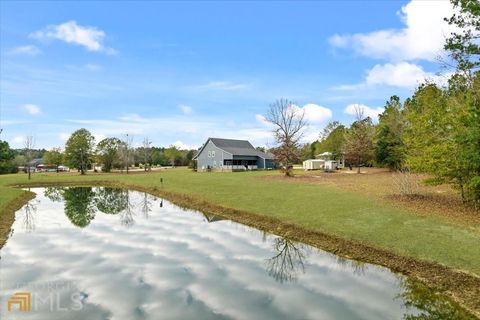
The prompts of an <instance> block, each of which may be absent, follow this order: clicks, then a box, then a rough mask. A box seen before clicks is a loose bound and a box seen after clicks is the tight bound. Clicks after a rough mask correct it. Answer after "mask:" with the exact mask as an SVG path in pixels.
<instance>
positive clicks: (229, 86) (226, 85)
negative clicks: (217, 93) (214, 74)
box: [196, 81, 250, 91]
mask: <svg viewBox="0 0 480 320" xmlns="http://www.w3.org/2000/svg"><path fill="white" fill-rule="evenodd" d="M249 87H250V85H248V84H245V83H234V82H230V81H210V82H208V83H206V84H202V85H199V86H197V87H196V88H197V89H201V90H224V91H238V90H243V89H247V88H249Z"/></svg>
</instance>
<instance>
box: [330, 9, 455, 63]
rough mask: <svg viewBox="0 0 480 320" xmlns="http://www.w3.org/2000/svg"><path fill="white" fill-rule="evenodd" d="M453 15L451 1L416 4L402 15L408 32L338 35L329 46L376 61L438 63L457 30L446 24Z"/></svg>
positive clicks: (401, 30) (405, 29) (331, 40)
mask: <svg viewBox="0 0 480 320" xmlns="http://www.w3.org/2000/svg"><path fill="white" fill-rule="evenodd" d="M453 12H454V9H453V6H452V4H451V3H450V1H421V0H413V1H411V2H409V3H408V4H407V5H405V6H403V7H402V8H401V11H400V12H399V13H398V15H399V17H400V19H401V20H402V22H403V23H404V24H405V27H404V28H402V29H387V30H379V31H374V32H370V33H356V34H352V35H348V34H347V35H338V34H335V35H333V36H332V37H330V39H329V42H330V44H331V45H332V46H335V47H339V48H346V47H351V48H352V49H353V50H354V51H355V52H357V53H359V54H361V55H364V56H368V57H372V58H382V59H389V60H391V61H410V60H416V59H422V60H428V61H434V60H435V59H436V57H438V56H439V55H441V54H442V53H443V45H444V43H445V38H446V37H448V36H449V35H450V33H451V32H452V31H454V30H455V27H453V26H450V25H448V23H447V22H445V21H444V20H443V19H444V18H445V17H450V16H451V15H452V14H453Z"/></svg>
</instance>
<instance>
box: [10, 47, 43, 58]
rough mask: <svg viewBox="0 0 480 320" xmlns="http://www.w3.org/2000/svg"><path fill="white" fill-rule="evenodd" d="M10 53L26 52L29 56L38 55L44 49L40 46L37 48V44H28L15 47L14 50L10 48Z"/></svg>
mask: <svg viewBox="0 0 480 320" xmlns="http://www.w3.org/2000/svg"><path fill="white" fill-rule="evenodd" d="M8 53H9V54H24V55H28V56H36V55H38V54H40V53H42V51H41V50H40V49H39V48H37V47H36V46H32V45H26V46H19V47H15V48H13V49H12V50H10V51H9V52H8Z"/></svg>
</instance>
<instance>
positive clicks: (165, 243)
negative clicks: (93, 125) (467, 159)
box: [0, 187, 464, 320]
mask: <svg viewBox="0 0 480 320" xmlns="http://www.w3.org/2000/svg"><path fill="white" fill-rule="evenodd" d="M32 191H34V192H35V193H36V194H37V197H36V198H35V199H34V200H32V201H30V202H29V203H28V204H26V205H25V206H24V207H23V208H22V209H21V210H19V211H18V212H17V215H16V220H15V222H14V224H13V231H12V234H11V236H10V238H9V239H8V241H7V243H6V244H5V246H4V247H3V248H2V249H1V251H0V254H1V260H0V285H1V293H0V302H1V308H0V319H13V318H14V319H49V320H53V319H89V320H93V319H128V320H130V319H249V320H251V319H369V320H373V319H417V318H418V319H430V318H431V319H444V318H445V319H454V318H463V316H464V315H463V313H462V311H461V310H459V309H457V308H456V307H455V306H453V305H452V304H450V303H449V302H448V301H447V300H444V299H443V298H441V297H440V296H439V295H436V294H434V293H432V292H431V291H430V290H428V289H426V288H425V287H422V286H420V285H419V284H418V283H415V282H413V281H410V280H409V279H408V278H405V277H403V276H401V275H398V274H395V273H392V272H391V271H390V270H388V269H386V268H383V267H379V266H375V265H370V264H363V263H359V262H356V261H352V260H346V259H341V258H339V257H338V256H335V255H333V254H330V253H327V252H324V251H321V250H318V249H316V248H313V247H310V246H307V245H304V244H301V243H296V242H293V241H290V240H288V239H284V238H280V237H278V236H275V235H271V234H267V233H264V232H262V231H259V230H257V229H254V228H250V227H247V226H244V225H242V224H239V223H235V222H232V221H229V220H222V218H221V217H218V216H214V215H206V214H202V213H201V212H198V211H193V210H185V209H182V208H180V207H178V206H175V205H173V204H172V203H170V202H168V201H165V200H162V199H160V198H156V197H154V196H151V195H149V194H146V193H140V192H134V191H127V190H123V189H114V188H87V187H81V188H77V187H70V188H35V189H32ZM8 307H10V311H9V310H8ZM20 308H23V311H21V310H20Z"/></svg>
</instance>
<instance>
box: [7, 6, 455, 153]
mask: <svg viewBox="0 0 480 320" xmlns="http://www.w3.org/2000/svg"><path fill="white" fill-rule="evenodd" d="M451 13H452V8H451V6H450V4H449V3H448V2H447V1H411V2H409V1H318V2H313V1H312V2H298V1H296V2H286V1H284V2H267V1H266V2H177V3H174V2H171V3H169V2H153V1H145V2H127V1H120V2H108V1H98V2H93V1H89V2H59V1H55V2H42V1H34V2H28V1H21V2H18V1H2V2H0V27H1V31H0V32H1V34H0V35H1V37H0V50H1V51H0V53H1V56H0V85H1V87H0V108H1V114H0V126H1V127H2V128H3V132H2V137H1V139H3V140H7V141H8V142H9V143H10V144H11V145H12V146H13V147H22V145H23V143H22V140H23V139H24V137H25V136H26V135H34V136H35V140H36V146H37V147H45V148H51V147H56V146H63V145H64V143H65V140H66V138H67V137H68V136H69V134H70V133H72V132H73V131H74V130H76V129H78V128H81V127H85V128H87V129H89V130H90V131H91V132H92V133H93V134H94V135H95V136H96V138H97V140H99V139H101V138H103V137H107V136H117V137H120V136H122V135H124V134H126V133H128V134H130V135H133V137H134V140H135V142H136V143H137V144H140V143H141V141H142V140H143V138H144V137H145V136H148V137H149V138H150V139H151V140H152V141H153V143H154V145H158V146H168V145H171V144H175V145H177V146H183V147H198V146H199V145H201V143H202V142H204V140H205V139H206V138H207V137H209V136H216V137H228V138H238V139H248V140H250V141H251V142H252V143H253V144H254V145H268V146H272V145H273V144H274V141H273V139H272V135H271V134H270V132H269V130H270V128H269V126H268V124H266V123H265V121H264V119H263V117H262V115H263V114H265V113H266V111H267V109H268V105H269V104H270V103H271V102H273V101H275V99H277V98H280V97H286V98H289V99H291V100H293V101H295V103H296V104H297V105H298V107H299V108H302V109H304V110H305V112H306V116H307V119H308V120H309V123H310V126H309V128H308V129H307V130H306V140H309V141H312V140H313V139H316V137H318V133H319V132H320V130H321V129H322V128H323V127H324V126H325V124H326V123H328V121H331V120H339V121H342V122H345V123H349V122H351V120H352V115H351V110H352V105H353V104H361V105H363V106H364V108H365V111H366V113H367V114H369V115H371V116H372V117H375V116H376V115H377V114H378V112H381V110H382V106H383V105H384V104H385V101H386V100H387V99H388V98H389V97H390V96H391V95H393V94H397V95H399V96H401V97H403V98H405V97H407V96H409V95H410V94H411V93H412V92H413V90H414V88H415V86H416V85H417V84H418V83H419V82H421V81H423V80H424V79H426V78H428V79H430V80H433V81H438V82H442V81H444V80H445V77H446V75H438V74H437V72H438V71H440V66H439V64H438V63H437V61H436V58H437V57H439V56H443V55H444V53H443V52H442V45H443V41H444V38H445V35H447V34H448V33H449V32H450V31H451V29H449V27H448V26H446V24H445V23H444V22H443V21H442V18H443V17H444V16H449V15H451Z"/></svg>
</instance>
